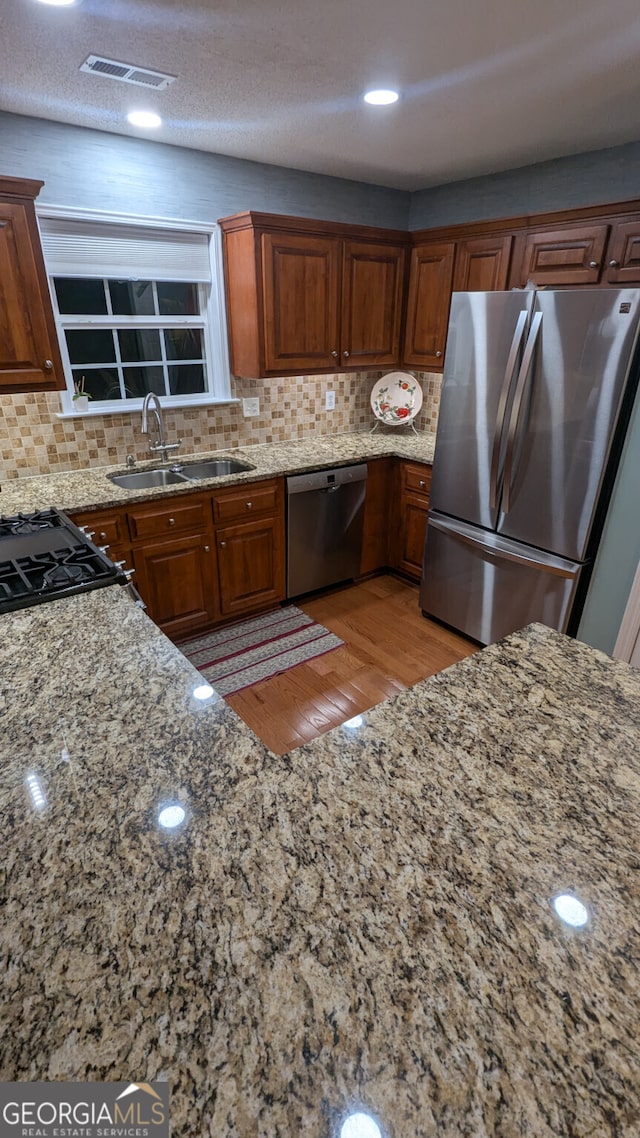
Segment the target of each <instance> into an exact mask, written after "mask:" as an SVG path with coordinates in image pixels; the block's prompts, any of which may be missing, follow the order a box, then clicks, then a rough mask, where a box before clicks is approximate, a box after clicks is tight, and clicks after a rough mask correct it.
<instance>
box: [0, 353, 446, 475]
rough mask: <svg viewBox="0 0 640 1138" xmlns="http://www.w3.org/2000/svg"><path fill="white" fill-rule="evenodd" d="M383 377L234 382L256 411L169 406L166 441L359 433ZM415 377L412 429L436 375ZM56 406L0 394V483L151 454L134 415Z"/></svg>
mask: <svg viewBox="0 0 640 1138" xmlns="http://www.w3.org/2000/svg"><path fill="white" fill-rule="evenodd" d="M382 374H384V373H383V372H366V373H353V374H348V375H345V374H341V375H312V376H296V377H288V378H286V379H265V380H263V379H260V380H258V379H234V380H232V391H233V396H234V397H235V398H237V399H242V398H243V397H245V398H246V397H250V396H254V397H257V398H258V399H259V400H260V414H259V415H256V416H253V417H251V418H247V419H245V418H244V416H243V414H242V404H241V403H229V404H220V405H217V406H213V407H185V408H175V409H167V410H166V411H165V412H164V419H165V425H166V429H167V438H168V440H169V441H170V442H171V441H174V440H175V439H177V438H180V439H182V444H183V445H182V447H181V449H180V452H179V454H180V455H181V456H182V455H189V454H196V453H198V452H200V451H209V450H221V449H226V448H234V447H243V446H252V445H255V444H257V443H270V442H285V441H286V440H288V439H303V438H306V437H308V436H309V435H313V434H319V435H328V434H344V433H345V432H347V431H364V430H366V429H367V428H368V427H370V426H372V425H373V423H374V422H375V420H374V417H373V413H372V411H371V407H370V403H369V398H370V394H371V388H372V387H373V384H374V383H375V381H376V379H378V378H379V376H380V375H382ZM418 378H419V380H420V383H421V385H422V390H423V394H424V402H423V405H422V410H421V412H420V414H419V416H418V417H417V419H416V423H415V425H416V427H417V429H418V430H422V431H435V429H436V424H437V421H438V409H439V406H440V389H441V386H442V376H441V375H437V374H431V373H422V374H420V375H419V376H418ZM329 390H331V391H335V397H336V400H335V402H336V405H335V410H334V411H326V410H325V392H326V391H329ZM60 409H61V407H60V396H59V395H58V394H57V392H46V393H39V392H38V393H29V394H25V395H0V482H2V480H3V479H8V478H20V477H26V476H29V475H34V474H53V473H58V472H62V471H67V470H81V469H82V468H83V467H86V466H114V465H117V464H119V463H123V464H124V462H125V460H126V456H127V455H128V454H133V455H135V457H136V458H137V459H138V460H140V461H143V460H145V459H148V458H150V457H151V455H150V454H149V451H148V439H147V437H146V436H145V435H142V434H141V432H140V414H139V413H135V414H131V413H128V414H122V415H119V414H115V415H114V414H109V415H92V416H87V417H85V418H73V419H59V418H57V413H58V412H59V411H60ZM380 429H383V428H382V427H380ZM385 429H387V430H393V429H396V428H385ZM397 429H398V430H402V431H405V430H407V429H408V428H404V427H399V428H397Z"/></svg>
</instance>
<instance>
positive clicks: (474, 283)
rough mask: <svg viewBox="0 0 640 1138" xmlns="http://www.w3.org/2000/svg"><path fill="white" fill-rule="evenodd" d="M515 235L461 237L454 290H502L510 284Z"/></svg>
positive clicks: (457, 248) (457, 252)
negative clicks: (510, 262) (512, 247)
mask: <svg viewBox="0 0 640 1138" xmlns="http://www.w3.org/2000/svg"><path fill="white" fill-rule="evenodd" d="M512 245H513V237H512V236H511V234H510V233H508V234H507V235H506V236H504V237H469V238H467V239H466V240H463V241H458V244H457V247H456V268H455V273H454V277H453V291H454V292H501V291H502V290H503V289H505V288H506V287H507V278H508V275H509V260H510V257H511V246H512Z"/></svg>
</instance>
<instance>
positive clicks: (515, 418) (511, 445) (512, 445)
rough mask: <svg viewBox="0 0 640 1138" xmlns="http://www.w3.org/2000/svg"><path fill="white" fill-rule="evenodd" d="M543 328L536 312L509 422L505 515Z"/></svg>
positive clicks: (505, 473) (504, 499) (505, 471)
mask: <svg viewBox="0 0 640 1138" xmlns="http://www.w3.org/2000/svg"><path fill="white" fill-rule="evenodd" d="M541 326H542V313H541V312H536V313H535V315H534V317H533V320H532V321H531V331H530V332H529V338H528V340H527V343H526V345H525V349H524V355H523V357H522V364H521V366H520V371H519V373H518V383H517V386H516V394H515V397H514V400H513V407H512V408H511V419H510V420H509V430H508V434H507V453H506V456H505V460H504V493H503V496H502V512H503V513H505V514H508V513H509V510H510V508H511V492H512V490H513V480H514V477H515V470H514V458H515V450H516V441H517V437H518V422H519V420H520V412H521V410H522V402H523V399H524V394H525V391H526V388H527V379H528V378H529V374H530V371H531V362H532V360H533V353H534V350H535V346H536V341H537V339H538V336H539V335H540V328H541Z"/></svg>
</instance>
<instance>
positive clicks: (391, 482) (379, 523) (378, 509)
mask: <svg viewBox="0 0 640 1138" xmlns="http://www.w3.org/2000/svg"><path fill="white" fill-rule="evenodd" d="M394 467H395V459H393V458H376V459H373V460H372V461H371V462H369V463H368V464H367V494H366V498H365V503H364V524H363V527H362V555H361V558H360V575H361V576H362V577H364V576H366V575H367V573H375V572H376V571H377V570H379V569H384V568H385V566H387V565H388V564H389V519H390V516H391V504H392V502H393V500H394V497H395V479H394Z"/></svg>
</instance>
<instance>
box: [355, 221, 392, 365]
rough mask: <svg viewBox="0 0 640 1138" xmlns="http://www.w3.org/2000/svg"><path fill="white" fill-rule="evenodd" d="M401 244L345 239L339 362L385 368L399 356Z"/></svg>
mask: <svg viewBox="0 0 640 1138" xmlns="http://www.w3.org/2000/svg"><path fill="white" fill-rule="evenodd" d="M404 266H405V249H404V246H402V245H400V246H385V245H376V244H371V243H368V242H364V241H345V242H344V243H343V258H342V306H341V307H342V333H341V348H340V351H341V356H342V360H341V362H342V365H346V366H349V367H360V368H378V367H380V368H386V367H391V366H393V364H397V363H398V362H399V360H400V328H401V316H402V299H403V289H404Z"/></svg>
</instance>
